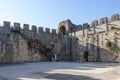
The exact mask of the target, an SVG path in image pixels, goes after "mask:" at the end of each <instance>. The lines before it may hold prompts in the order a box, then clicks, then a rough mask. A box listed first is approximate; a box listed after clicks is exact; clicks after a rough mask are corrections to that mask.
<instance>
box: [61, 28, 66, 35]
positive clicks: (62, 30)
mask: <svg viewBox="0 0 120 80" xmlns="http://www.w3.org/2000/svg"><path fill="white" fill-rule="evenodd" d="M65 33H66V28H65V26H61V27H60V28H59V34H62V35H64V34H65Z"/></svg>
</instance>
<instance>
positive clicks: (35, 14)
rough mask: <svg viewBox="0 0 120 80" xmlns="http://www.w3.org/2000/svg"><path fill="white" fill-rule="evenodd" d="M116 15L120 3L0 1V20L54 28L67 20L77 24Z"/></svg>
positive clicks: (95, 0) (97, 0) (115, 0)
mask: <svg viewBox="0 0 120 80" xmlns="http://www.w3.org/2000/svg"><path fill="white" fill-rule="evenodd" d="M115 13H119V14H120V0H0V23H2V21H4V20H6V21H11V22H12V23H13V22H20V23H21V24H23V23H27V24H30V25H36V26H38V27H39V26H42V27H45V28H56V29H57V27H58V24H59V22H60V21H63V20H66V19H71V21H72V22H73V23H75V24H77V25H79V24H83V23H86V22H88V23H91V21H92V20H96V19H100V18H102V17H105V16H107V17H110V16H111V15H112V14H115Z"/></svg>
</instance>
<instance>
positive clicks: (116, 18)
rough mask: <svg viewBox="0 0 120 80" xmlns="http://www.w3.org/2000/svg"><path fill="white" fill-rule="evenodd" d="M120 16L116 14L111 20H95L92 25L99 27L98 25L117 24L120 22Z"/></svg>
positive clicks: (105, 18)
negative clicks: (116, 22)
mask: <svg viewBox="0 0 120 80" xmlns="http://www.w3.org/2000/svg"><path fill="white" fill-rule="evenodd" d="M119 16H120V15H119V14H114V15H111V17H110V18H108V17H103V18H100V20H94V21H92V23H91V25H92V26H93V25H94V26H98V25H103V24H107V23H110V22H115V21H119V20H120V17H119Z"/></svg>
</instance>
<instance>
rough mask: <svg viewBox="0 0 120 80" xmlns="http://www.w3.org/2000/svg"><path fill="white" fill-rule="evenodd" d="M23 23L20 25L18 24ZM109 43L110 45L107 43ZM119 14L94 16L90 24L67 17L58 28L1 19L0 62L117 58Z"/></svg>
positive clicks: (119, 54)
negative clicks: (73, 21)
mask: <svg viewBox="0 0 120 80" xmlns="http://www.w3.org/2000/svg"><path fill="white" fill-rule="evenodd" d="M21 27H22V28H21ZM108 43H109V46H106V44H108ZM119 43H120V18H119V14H115V15H112V16H111V19H110V20H109V19H108V18H107V17H104V18H101V19H100V21H99V22H98V20H94V21H92V23H91V24H88V23H84V24H83V25H76V24H73V23H72V22H71V21H70V20H69V19H68V20H65V21H62V22H60V23H59V25H58V30H56V29H49V28H45V29H43V27H37V26H35V25H33V26H31V30H30V28H29V24H23V26H21V25H20V23H16V22H15V23H14V24H13V25H11V23H10V22H9V21H4V22H3V26H0V63H17V62H34V61H46V60H58V61H61V60H67V61H68V60H69V61H73V60H74V61H80V62H83V61H85V59H86V58H85V55H84V52H85V51H86V52H88V55H87V57H88V61H104V62H120V44H119Z"/></svg>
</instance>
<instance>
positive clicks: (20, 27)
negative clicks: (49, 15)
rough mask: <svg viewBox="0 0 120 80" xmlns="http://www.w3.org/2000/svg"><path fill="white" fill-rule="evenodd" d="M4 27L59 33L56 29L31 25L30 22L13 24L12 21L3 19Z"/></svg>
mask: <svg viewBox="0 0 120 80" xmlns="http://www.w3.org/2000/svg"><path fill="white" fill-rule="evenodd" d="M3 27H5V28H6V29H10V28H13V29H14V30H17V31H18V30H21V29H22V30H24V31H31V32H35V33H46V34H57V33H56V29H50V28H43V27H37V26H36V25H32V26H30V25H29V24H23V26H22V25H21V24H20V23H18V22H14V23H13V24H11V22H10V21H3ZM30 27H31V29H30Z"/></svg>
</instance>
